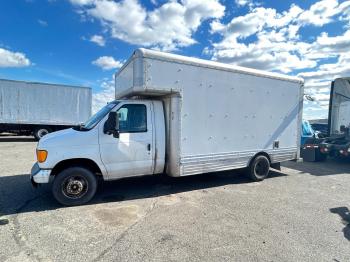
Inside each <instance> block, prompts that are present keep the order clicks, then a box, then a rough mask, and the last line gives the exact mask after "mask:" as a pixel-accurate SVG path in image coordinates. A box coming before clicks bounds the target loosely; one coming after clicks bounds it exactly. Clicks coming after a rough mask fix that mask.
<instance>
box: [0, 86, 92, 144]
mask: <svg viewBox="0 0 350 262" xmlns="http://www.w3.org/2000/svg"><path fill="white" fill-rule="evenodd" d="M91 100H92V94H91V88H89V87H78V86H67V85H58V84H47V83H34V82H24V81H14V80H7V79H0V133H2V132H10V133H16V134H19V135H34V136H35V138H36V139H38V140H39V139H40V138H41V137H43V136H44V135H46V134H48V133H50V132H52V131H57V130H61V129H65V128H69V127H72V126H74V125H79V124H81V123H83V122H85V121H86V120H87V119H88V118H89V117H90V116H91Z"/></svg>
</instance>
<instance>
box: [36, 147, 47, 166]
mask: <svg viewBox="0 0 350 262" xmlns="http://www.w3.org/2000/svg"><path fill="white" fill-rule="evenodd" d="M36 158H37V160H38V162H39V163H43V162H45V160H46V158H47V151H46V150H36Z"/></svg>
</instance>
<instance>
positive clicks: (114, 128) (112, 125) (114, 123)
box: [103, 112, 119, 138]
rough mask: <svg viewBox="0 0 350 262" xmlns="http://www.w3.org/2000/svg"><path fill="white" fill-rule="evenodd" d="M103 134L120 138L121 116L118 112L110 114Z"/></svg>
mask: <svg viewBox="0 0 350 262" xmlns="http://www.w3.org/2000/svg"><path fill="white" fill-rule="evenodd" d="M103 133H105V134H107V135H113V137H115V138H119V116H118V113H117V112H110V113H109V114H108V119H107V121H106V122H105V124H104V126H103Z"/></svg>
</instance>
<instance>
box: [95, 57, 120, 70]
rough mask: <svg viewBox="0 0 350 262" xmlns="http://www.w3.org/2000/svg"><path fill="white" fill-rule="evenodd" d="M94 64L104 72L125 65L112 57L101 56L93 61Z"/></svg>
mask: <svg viewBox="0 0 350 262" xmlns="http://www.w3.org/2000/svg"><path fill="white" fill-rule="evenodd" d="M92 64H93V65H96V66H99V67H101V68H102V69H103V70H111V69H117V68H120V67H121V66H122V65H123V63H122V62H121V61H118V60H115V59H114V58H113V57H111V56H101V57H99V58H97V59H96V60H94V61H92Z"/></svg>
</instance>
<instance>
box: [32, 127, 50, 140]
mask: <svg viewBox="0 0 350 262" xmlns="http://www.w3.org/2000/svg"><path fill="white" fill-rule="evenodd" d="M51 132H52V130H51V128H49V127H38V128H36V129H35V130H34V132H33V133H34V137H35V139H36V140H37V141H39V140H40V139H41V138H42V137H43V136H45V135H47V134H48V133H51Z"/></svg>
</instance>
